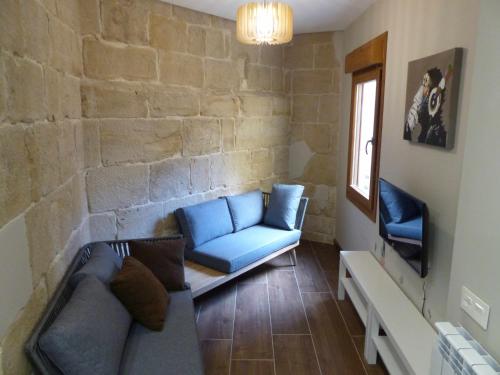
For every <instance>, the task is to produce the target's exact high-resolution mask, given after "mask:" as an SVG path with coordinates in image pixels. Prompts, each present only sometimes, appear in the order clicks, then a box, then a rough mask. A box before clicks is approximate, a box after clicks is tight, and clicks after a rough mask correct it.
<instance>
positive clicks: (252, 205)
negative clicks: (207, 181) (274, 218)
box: [226, 190, 264, 232]
mask: <svg viewBox="0 0 500 375" xmlns="http://www.w3.org/2000/svg"><path fill="white" fill-rule="evenodd" d="M226 200H227V205H228V206H229V212H230V213H231V218H232V219H233V225H234V231H235V232H238V231H240V230H242V229H245V228H248V227H251V226H254V225H257V224H259V223H260V222H262V219H263V217H264V198H263V197H262V191H260V190H255V191H251V192H249V193H245V194H240V195H233V196H230V197H226Z"/></svg>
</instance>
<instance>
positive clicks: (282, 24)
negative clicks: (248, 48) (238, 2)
mask: <svg viewBox="0 0 500 375" xmlns="http://www.w3.org/2000/svg"><path fill="white" fill-rule="evenodd" d="M236 34H237V38H238V40H239V41H240V42H241V43H244V44H283V43H288V42H289V41H291V40H292V37H293V10H292V8H291V7H290V6H289V5H287V4H284V3H277V2H273V1H271V2H267V1H265V2H263V3H248V4H244V5H242V6H240V7H239V8H238V13H237V14H236Z"/></svg>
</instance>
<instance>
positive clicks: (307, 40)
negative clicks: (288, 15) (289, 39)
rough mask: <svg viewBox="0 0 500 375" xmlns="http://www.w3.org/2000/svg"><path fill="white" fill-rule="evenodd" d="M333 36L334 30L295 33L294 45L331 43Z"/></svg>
mask: <svg viewBox="0 0 500 375" xmlns="http://www.w3.org/2000/svg"><path fill="white" fill-rule="evenodd" d="M332 38H333V32H331V31H326V32H319V33H305V34H298V35H295V36H294V38H293V44H294V45H301V44H306V45H312V44H325V43H331V42H332Z"/></svg>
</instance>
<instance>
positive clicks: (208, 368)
mask: <svg viewBox="0 0 500 375" xmlns="http://www.w3.org/2000/svg"><path fill="white" fill-rule="evenodd" d="M201 351H202V353H203V364H204V367H205V375H228V374H229V363H230V359H231V358H230V356H231V340H202V341H201Z"/></svg>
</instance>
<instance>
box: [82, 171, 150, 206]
mask: <svg viewBox="0 0 500 375" xmlns="http://www.w3.org/2000/svg"><path fill="white" fill-rule="evenodd" d="M148 177H149V171H148V166H147V165H133V166H132V165H131V166H117V167H107V168H97V169H91V170H89V171H88V174H87V196H88V201H89V207H90V212H91V213H98V212H104V211H110V210H115V209H119V208H127V207H130V206H133V205H138V204H144V203H146V202H147V200H148V198H147V196H148Z"/></svg>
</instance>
